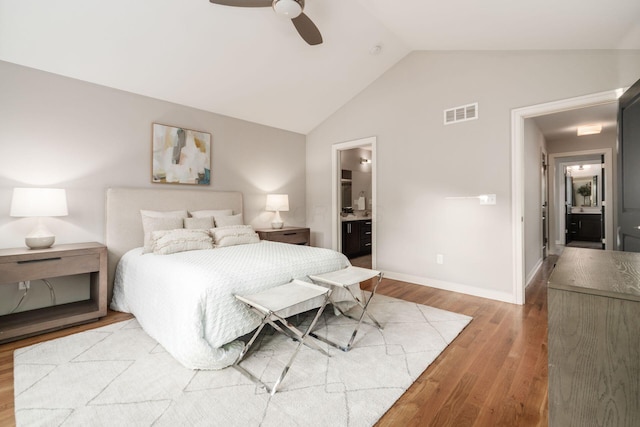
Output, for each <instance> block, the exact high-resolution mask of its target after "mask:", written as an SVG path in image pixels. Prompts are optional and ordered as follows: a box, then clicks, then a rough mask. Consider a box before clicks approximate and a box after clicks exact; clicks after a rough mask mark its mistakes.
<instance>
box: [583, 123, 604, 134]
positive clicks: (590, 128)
mask: <svg viewBox="0 0 640 427" xmlns="http://www.w3.org/2000/svg"><path fill="white" fill-rule="evenodd" d="M600 132H602V125H584V126H578V136H583V135H595V134H597V133H600Z"/></svg>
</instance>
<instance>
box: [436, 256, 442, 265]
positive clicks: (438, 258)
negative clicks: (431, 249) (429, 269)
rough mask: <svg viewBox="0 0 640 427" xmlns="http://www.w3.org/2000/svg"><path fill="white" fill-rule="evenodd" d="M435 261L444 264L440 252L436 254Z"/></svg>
mask: <svg viewBox="0 0 640 427" xmlns="http://www.w3.org/2000/svg"><path fill="white" fill-rule="evenodd" d="M436 263H437V264H444V256H443V255H442V254H438V255H436Z"/></svg>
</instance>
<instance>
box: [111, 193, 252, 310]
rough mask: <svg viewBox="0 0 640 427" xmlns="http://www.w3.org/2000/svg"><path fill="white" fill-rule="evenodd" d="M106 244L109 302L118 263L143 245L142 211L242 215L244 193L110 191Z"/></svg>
mask: <svg viewBox="0 0 640 427" xmlns="http://www.w3.org/2000/svg"><path fill="white" fill-rule="evenodd" d="M105 205H106V232H105V244H106V245H107V250H108V253H109V257H108V266H109V268H108V275H107V277H108V282H109V286H108V301H111V295H112V293H113V278H114V273H115V271H116V265H117V264H118V261H119V260H120V258H121V257H122V255H124V254H125V253H126V252H127V251H128V250H130V249H133V248H137V247H140V246H142V245H143V241H144V235H143V231H142V219H141V217H140V209H147V210H155V211H171V210H179V209H187V210H190V211H194V210H200V209H233V213H234V214H241V213H242V193H240V192H237V191H208V190H191V189H183V188H180V189H176V188H173V189H155V188H109V189H107V195H106V203H105Z"/></svg>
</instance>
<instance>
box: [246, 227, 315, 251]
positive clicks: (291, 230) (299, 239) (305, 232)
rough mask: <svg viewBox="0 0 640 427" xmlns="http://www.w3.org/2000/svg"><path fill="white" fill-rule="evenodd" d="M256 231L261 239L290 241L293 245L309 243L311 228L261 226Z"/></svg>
mask: <svg viewBox="0 0 640 427" xmlns="http://www.w3.org/2000/svg"><path fill="white" fill-rule="evenodd" d="M256 233H258V236H260V239H261V240H271V241H272V242H282V243H292V244H294V245H305V246H309V245H311V230H310V229H308V228H304V227H283V228H279V229H275V228H261V229H257V230H256Z"/></svg>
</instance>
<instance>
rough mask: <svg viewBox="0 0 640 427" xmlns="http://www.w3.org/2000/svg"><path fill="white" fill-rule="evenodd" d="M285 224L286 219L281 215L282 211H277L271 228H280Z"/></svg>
mask: <svg viewBox="0 0 640 427" xmlns="http://www.w3.org/2000/svg"><path fill="white" fill-rule="evenodd" d="M283 225H284V221H282V218H281V217H280V211H276V214H275V215H274V216H273V221H271V228H275V229H279V228H282V226H283Z"/></svg>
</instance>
